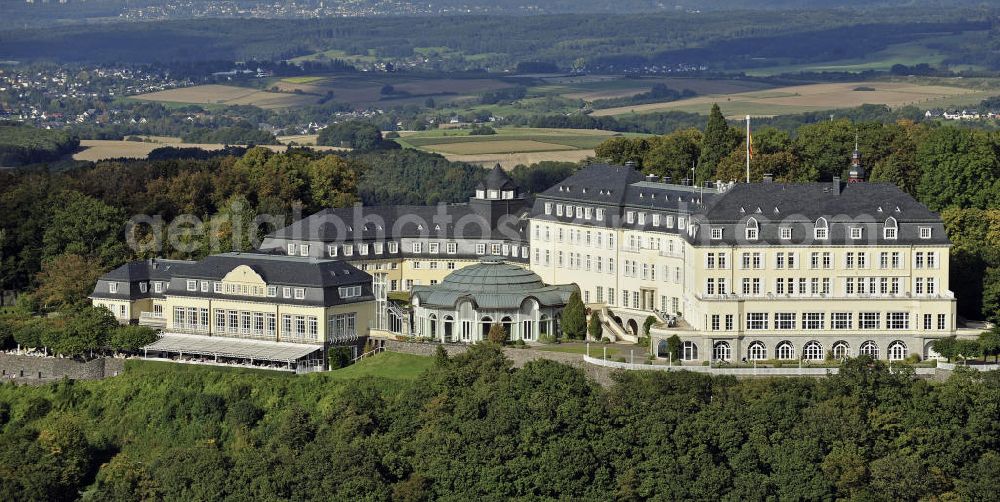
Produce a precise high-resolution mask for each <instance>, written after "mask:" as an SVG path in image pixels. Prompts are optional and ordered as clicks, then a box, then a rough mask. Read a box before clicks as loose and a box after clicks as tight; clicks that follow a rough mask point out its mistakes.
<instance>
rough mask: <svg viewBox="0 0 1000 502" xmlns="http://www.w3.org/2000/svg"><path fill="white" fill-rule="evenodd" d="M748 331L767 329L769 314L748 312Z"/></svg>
mask: <svg viewBox="0 0 1000 502" xmlns="http://www.w3.org/2000/svg"><path fill="white" fill-rule="evenodd" d="M747 329H748V330H761V329H767V313H766V312H747Z"/></svg>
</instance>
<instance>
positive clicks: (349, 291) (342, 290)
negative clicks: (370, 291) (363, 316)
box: [337, 286, 361, 298]
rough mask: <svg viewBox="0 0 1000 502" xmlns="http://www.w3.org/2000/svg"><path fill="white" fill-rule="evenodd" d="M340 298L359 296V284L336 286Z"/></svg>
mask: <svg viewBox="0 0 1000 502" xmlns="http://www.w3.org/2000/svg"><path fill="white" fill-rule="evenodd" d="M337 294H339V295H340V297H341V298H356V297H359V296H361V286H341V287H339V288H337Z"/></svg>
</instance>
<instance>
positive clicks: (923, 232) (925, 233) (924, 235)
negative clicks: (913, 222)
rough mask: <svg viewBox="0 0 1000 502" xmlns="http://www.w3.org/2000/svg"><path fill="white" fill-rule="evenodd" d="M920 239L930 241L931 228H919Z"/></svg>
mask: <svg viewBox="0 0 1000 502" xmlns="http://www.w3.org/2000/svg"><path fill="white" fill-rule="evenodd" d="M920 238H921V239H930V238H931V227H920Z"/></svg>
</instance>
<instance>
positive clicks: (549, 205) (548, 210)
mask: <svg viewBox="0 0 1000 502" xmlns="http://www.w3.org/2000/svg"><path fill="white" fill-rule="evenodd" d="M545 214H552V203H551V202H546V203H545Z"/></svg>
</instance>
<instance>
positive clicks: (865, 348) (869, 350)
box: [858, 340, 878, 359]
mask: <svg viewBox="0 0 1000 502" xmlns="http://www.w3.org/2000/svg"><path fill="white" fill-rule="evenodd" d="M858 354H859V355H863V356H869V357H871V358H872V359H878V344H877V343H875V342H874V341H872V340H868V341H866V342H865V343H862V344H861V348H859V349H858Z"/></svg>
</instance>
